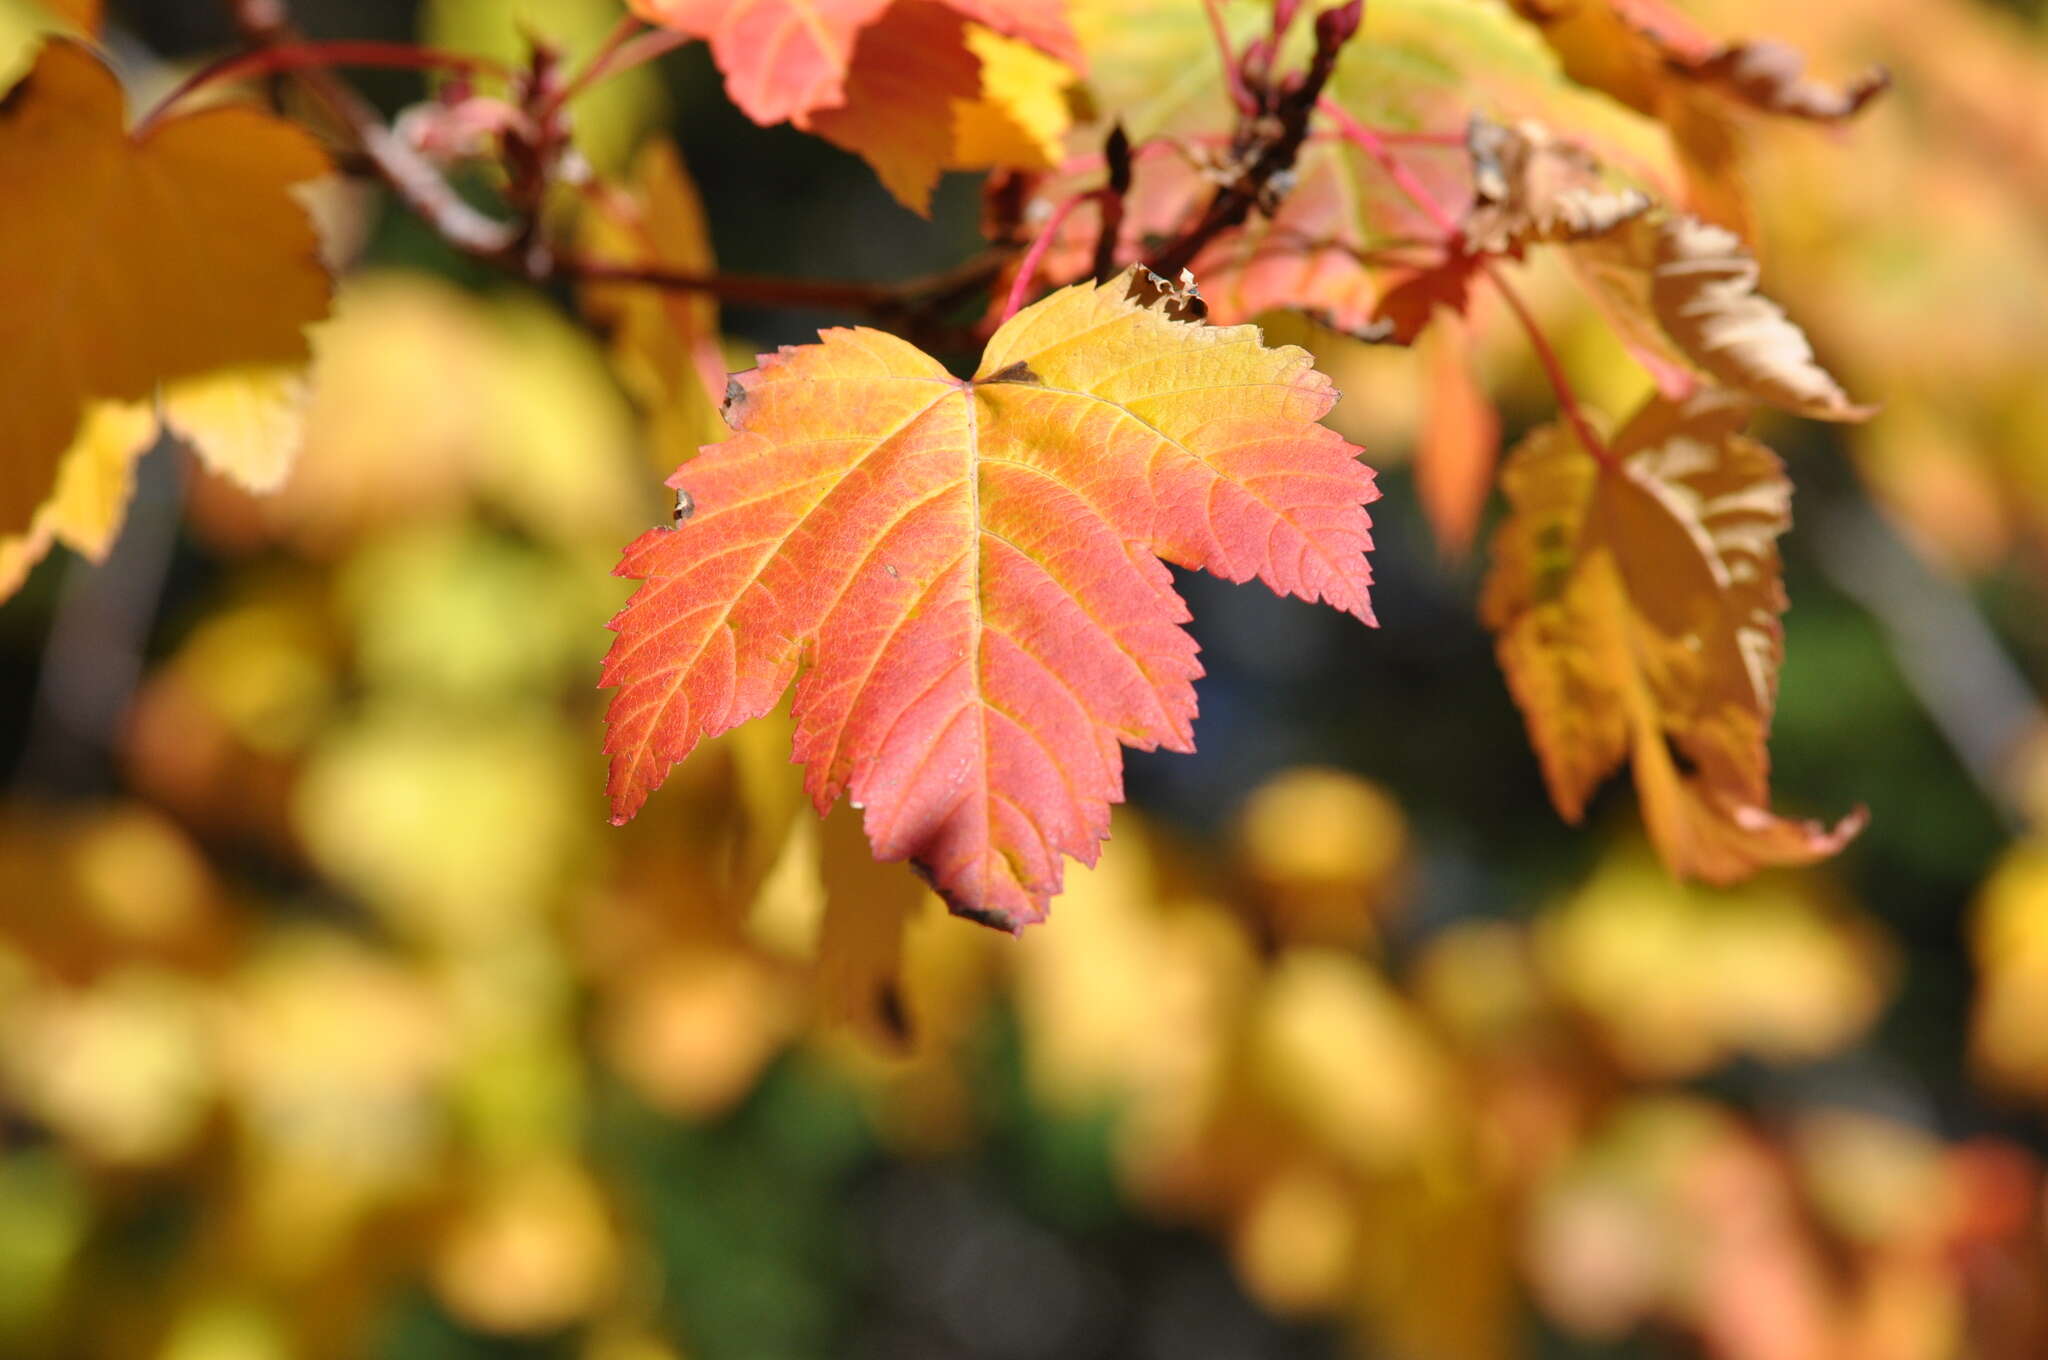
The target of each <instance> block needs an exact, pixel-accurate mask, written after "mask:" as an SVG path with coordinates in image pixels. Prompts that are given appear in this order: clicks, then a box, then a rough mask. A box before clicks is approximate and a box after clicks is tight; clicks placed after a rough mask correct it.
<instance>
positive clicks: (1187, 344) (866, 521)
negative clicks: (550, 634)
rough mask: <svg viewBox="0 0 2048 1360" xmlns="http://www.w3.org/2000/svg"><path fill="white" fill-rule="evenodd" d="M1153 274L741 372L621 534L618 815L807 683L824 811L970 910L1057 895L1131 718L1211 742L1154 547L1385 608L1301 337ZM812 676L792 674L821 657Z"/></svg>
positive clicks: (1169, 739)
mask: <svg viewBox="0 0 2048 1360" xmlns="http://www.w3.org/2000/svg"><path fill="white" fill-rule="evenodd" d="M1137 277H1138V276H1137V275H1136V273H1135V272H1129V273H1126V274H1125V275H1123V276H1122V277H1120V278H1118V279H1116V280H1112V281H1111V282H1110V283H1108V284H1104V285H1100V286H1096V285H1081V286H1076V287H1072V288H1067V289H1063V290H1062V291H1060V292H1058V293H1055V294H1054V295H1052V296H1051V297H1049V298H1047V299H1045V300H1044V301H1042V302H1040V303H1038V304H1036V305H1035V306H1032V307H1030V308H1027V309H1026V310H1024V311H1023V312H1021V313H1019V314H1018V315H1017V316H1015V317H1013V318H1012V319H1011V320H1010V321H1008V322H1007V323H1005V324H1004V325H1003V326H1002V328H1001V329H999V330H998V331H997V332H996V334H995V335H994V336H993V337H992V338H991V339H990V341H989V344H988V348H987V350H986V351H985V353H984V354H983V356H982V361H981V365H980V367H979V368H978V369H977V370H976V373H975V376H974V377H973V378H972V379H970V380H968V381H964V382H963V381H960V380H957V379H955V378H953V377H952V376H951V375H950V374H948V373H947V372H946V370H945V369H944V368H943V367H942V366H940V364H939V363H938V362H937V361H936V360H934V359H932V358H930V357H929V356H927V355H925V354H923V353H922V352H920V351H919V350H917V349H916V348H914V347H913V346H911V345H909V344H906V343H905V342H903V341H901V340H898V339H896V338H894V337H892V336H888V335H885V334H882V333H880V332H877V331H872V330H867V329H855V330H831V331H827V332H824V333H823V335H822V336H821V338H820V343H818V344H815V345H803V346H795V347H789V348H785V349H783V350H782V351H781V352H779V353H778V354H775V355H772V356H767V357H765V358H764V359H763V361H762V365H761V367H760V368H758V369H756V370H754V371H753V372H752V373H748V374H743V375H741V376H740V377H739V378H737V379H736V380H735V383H734V387H733V396H732V400H731V405H730V407H729V410H728V419H729V420H730V421H731V422H732V423H733V426H734V428H735V430H736V432H737V433H736V434H735V436H734V438H732V439H731V440H728V441H727V442H725V443H723V444H719V445H716V446H714V447H712V448H710V449H707V450H705V451H704V452H703V453H701V454H700V455H699V456H698V457H697V458H696V459H694V460H692V461H691V462H689V463H686V464H685V465H684V466H683V467H682V468H680V469H678V470H677V472H676V474H675V476H674V477H672V478H671V479H670V484H671V485H673V486H674V487H676V488H677V490H678V491H680V492H681V493H682V498H683V501H684V503H685V504H686V505H688V506H689V507H691V509H690V512H689V514H687V515H686V516H685V517H684V518H683V520H682V522H681V523H680V524H679V525H677V526H676V527H674V528H672V529H671V528H660V529H654V530H650V531H649V532H648V533H646V534H644V535H642V536H641V537H640V538H639V539H638V540H637V541H635V542H634V543H633V544H632V545H631V546H629V547H628V548H627V550H626V555H625V559H624V561H622V562H621V564H620V566H619V569H618V570H619V574H621V575H623V576H627V577H630V578H633V579H636V580H640V581H643V582H644V583H645V584H643V585H642V586H641V587H640V588H639V589H638V590H637V591H636V592H635V593H634V596H633V598H632V600H631V601H630V602H629V603H628V604H627V606H626V608H625V609H624V610H623V611H622V612H621V613H620V614H619V616H618V617H617V618H616V619H614V620H613V627H614V628H615V629H616V630H617V631H618V633H619V637H618V639H617V641H616V642H615V643H614V644H613V647H612V650H611V653H610V655H609V656H608V657H607V659H606V663H605V670H604V683H606V684H607V685H613V686H616V687H617V688H618V693H617V694H616V695H615V696H614V697H613V699H612V703H611V708H610V713H609V715H608V717H609V725H610V732H609V736H608V739H607V742H606V749H607V751H608V752H609V753H610V755H611V758H612V766H611V785H610V790H611V799H612V811H613V815H614V819H615V820H618V821H624V820H626V819H627V818H630V817H631V816H632V815H633V814H634V813H635V812H636V811H637V810H638V809H639V808H640V806H641V804H642V803H644V802H645V801H646V799H647V796H648V795H649V794H650V793H651V792H653V790H654V789H655V787H656V786H657V785H659V784H660V783H661V782H662V780H663V779H664V778H665V776H666V774H667V771H668V768H669V766H670V765H671V764H673V763H674V762H676V761H679V760H681V759H683V758H684V757H685V756H687V755H688V754H689V753H690V751H691V750H692V749H693V748H694V747H695V746H696V744H697V743H698V741H699V740H700V739H702V738H704V737H706V736H710V735H714V734H716V733H718V732H722V731H725V730H727V729H728V728H731V727H733V726H735V725H737V724H739V723H741V722H744V721H745V720H747V719H748V718H752V717H756V716H759V715H760V714H762V713H765V712H767V711H768V710H769V709H770V708H772V707H773V706H774V705H775V703H776V702H777V701H778V699H779V698H780V697H781V695H782V693H783V691H784V690H785V689H787V688H788V686H789V684H790V682H791V681H792V680H796V682H797V696H796V708H795V713H796V719H797V735H796V744H795V754H796V758H797V759H798V760H800V761H801V762H802V763H804V764H805V765H806V766H807V767H808V789H809V792H810V794H811V797H812V799H813V800H814V802H815V803H816V804H817V806H818V807H819V808H820V810H823V809H825V808H827V807H829V806H830V805H831V803H832V802H833V801H834V800H835V799H837V798H838V797H839V796H840V795H841V794H842V793H845V794H847V795H848V796H849V797H850V799H851V800H852V802H853V803H854V804H855V805H856V806H859V807H861V808H863V809H864V810H865V825H866V829H867V833H868V838H869V840H870V841H871V842H872V844H873V846H874V849H875V852H876V854H877V856H878V857H879V858H882V859H908V860H910V861H911V863H912V864H913V866H914V867H916V868H918V869H919V870H920V872H922V873H923V874H924V875H925V876H926V877H927V878H928V879H929V880H930V881H931V882H932V884H933V885H934V886H935V887H936V888H937V889H938V890H939V891H940V892H941V893H942V894H943V895H944V896H945V897H946V898H947V900H948V901H949V902H950V903H951V905H952V906H953V908H954V910H955V911H957V912H959V913H961V914H963V915H968V916H971V917H973V918H975V919H978V920H982V921H986V922H989V923H992V924H997V925H1000V926H1003V927H1005V928H1009V929H1016V928H1018V927H1021V926H1022V925H1024V924H1026V923H1029V922H1032V921H1037V920H1040V919H1042V918H1043V917H1044V915H1045V910H1046V906H1047V903H1048V901H1049V900H1050V899H1051V897H1052V896H1053V895H1054V894H1055V893H1057V892H1058V891H1059V888H1060V884H1061V881H1062V876H1063V873H1064V860H1065V859H1066V858H1073V859H1078V860H1080V861H1082V862H1083V863H1092V862H1093V861H1094V859H1095V856H1096V853H1097V849H1098V845H1099V842H1100V841H1101V840H1102V838H1103V837H1104V836H1105V835H1106V834H1107V831H1108V822H1109V808H1110V805H1111V804H1112V803H1114V802H1117V801H1119V800H1120V799H1121V798H1122V794H1123V779H1122V754H1121V750H1120V748H1121V747H1122V746H1135V747H1138V748H1141V749H1153V748H1157V747H1161V746H1164V747H1167V748H1169V749H1173V750H1181V751H1185V750H1188V749H1190V748H1191V746H1192V743H1193V733H1192V729H1191V726H1190V724H1191V722H1192V720H1193V718H1194V713H1195V696H1194V688H1193V681H1194V679H1195V677H1196V676H1198V675H1199V674H1201V667H1200V665H1199V664H1198V663H1197V661H1196V660H1195V644H1194V640H1193V639H1192V638H1190V637H1189V636H1188V635H1187V633H1186V632H1185V631H1184V630H1183V629H1182V628H1181V627H1180V624H1182V623H1183V622H1185V621H1186V619H1187V617H1188V614H1187V609H1186V606H1185V605H1184V604H1183V603H1182V601H1181V599H1180V596H1179V595H1178V594H1176V593H1175V591H1174V589H1173V585H1172V580H1171V578H1170V576H1169V575H1168V573H1167V571H1166V569H1165V567H1164V565H1163V564H1162V562H1161V560H1160V559H1162V558H1163V559H1165V560H1166V561H1170V562H1173V563H1176V564H1179V565H1181V566H1184V567H1190V568H1200V569H1202V570H1206V571H1209V572H1211V573H1213V574H1215V575H1218V576H1221V577H1224V578H1226V579H1228V580H1232V581H1245V580H1249V579H1251V578H1253V577H1257V578H1259V579H1260V580H1262V581H1264V582H1266V584H1268V585H1269V586H1271V587H1272V588H1273V589H1274V590H1276V591H1279V592H1281V593H1283V594H1288V595H1294V596H1298V597H1300V598H1302V599H1306V600H1311V601H1314V600H1321V601H1324V602H1327V603H1329V604H1331V605H1334V606H1335V607H1337V608H1339V609H1342V610H1345V611H1346V612H1348V613H1350V614H1352V615H1354V616H1355V617H1357V618H1359V619H1361V620H1364V621H1366V622H1370V621H1371V620H1372V606H1371V604H1370V601H1369V600H1368V597H1367V587H1368V585H1369V582H1370V571H1369V569H1368V567H1367V565H1366V559H1365V555H1364V554H1365V551H1366V550H1367V549H1368V548H1369V547H1370V546H1371V544H1370V536H1369V528H1370V524H1369V520H1368V518H1367V516H1366V513H1365V510H1364V506H1365V504H1366V503H1367V502H1369V501H1371V500H1372V499H1373V498H1374V497H1375V495H1376V494H1377V493H1376V491H1375V488H1374V486H1373V477H1372V472H1371V470H1370V469H1368V468H1366V467H1364V466H1363V465H1361V464H1360V463H1359V462H1358V461H1357V454H1358V450H1357V449H1356V448H1355V447H1354V446H1352V445H1350V444H1348V443H1346V442H1345V441H1344V440H1343V439H1342V438H1340V437H1339V436H1338V435H1336V434H1335V433H1333V432H1331V431H1330V430H1327V429H1325V428H1323V427H1322V426H1320V425H1318V424H1317V423H1316V422H1317V421H1318V420H1319V419H1320V418H1321V417H1322V416H1323V415H1324V414H1325V413H1326V412H1327V411H1328V410H1329V409H1330V406H1331V405H1332V404H1333V403H1334V402H1335V400H1336V392H1335V390H1334V389H1333V388H1332V387H1331V385H1330V383H1329V380H1328V379H1326V378H1324V377H1323V376H1322V375H1321V374H1319V373H1317V372H1316V371H1315V369H1314V368H1313V367H1312V366H1311V362H1310V360H1309V357H1308V355H1307V354H1306V353H1304V352H1303V351H1301V350H1299V349H1296V348H1293V347H1284V348H1280V349H1269V348H1267V347H1266V346H1265V345H1264V343H1263V342H1262V339H1261V337H1260V335H1259V333H1258V331H1257V330H1256V329H1254V328H1252V327H1249V326H1238V327H1229V328H1212V327H1208V326H1203V325H1199V324H1195V323H1191V322H1182V321H1175V320H1172V319H1170V318H1169V317H1168V316H1166V315H1165V314H1164V313H1163V312H1162V311H1160V310H1156V309H1154V308H1151V307H1147V306H1145V305H1143V304H1142V303H1140V302H1138V301H1135V300H1133V299H1132V297H1131V296H1130V293H1131V291H1132V288H1133V283H1134V281H1135V280H1136V278H1137ZM800 667H801V670H802V674H801V676H800V677H799V669H800Z"/></svg>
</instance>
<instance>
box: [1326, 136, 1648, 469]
mask: <svg viewBox="0 0 2048 1360" xmlns="http://www.w3.org/2000/svg"><path fill="white" fill-rule="evenodd" d="M1317 107H1318V108H1319V109H1321V110H1322V112H1323V115H1324V116H1325V117H1327V118H1328V119H1329V120H1330V121H1331V122H1333V123H1335V124H1336V125H1337V127H1338V129H1339V130H1340V131H1342V132H1343V134H1344V136H1345V138H1346V139H1347V140H1349V141H1350V142H1352V143H1353V144H1354V145H1356V146H1357V147H1358V148H1359V149H1360V150H1361V151H1363V152H1365V154H1366V155H1368V156H1370V157H1372V159H1373V160H1374V161H1375V162H1377V163H1378V164H1379V167H1380V168H1381V169H1382V170H1384V171H1385V172H1386V175H1387V178H1388V179H1390V180H1392V181H1393V183H1394V187H1395V188H1397V189H1399V190H1400V191H1401V193H1402V194H1403V195H1404V196H1406V198H1407V199H1408V201H1409V202H1411V203H1413V204H1414V205H1415V207H1416V209H1417V210H1418V211H1420V212H1421V213H1422V215H1423V216H1424V217H1426V218H1428V219H1429V220H1430V223H1431V225H1433V226H1435V227H1436V229H1437V230H1439V231H1441V232H1442V233H1443V234H1444V243H1445V249H1447V250H1449V251H1451V252H1452V253H1453V254H1462V253H1463V252H1464V249H1465V229H1464V227H1463V226H1461V225H1460V224H1459V222H1458V219H1457V218H1456V217H1454V216H1452V215H1451V210H1450V209H1449V208H1446V207H1445V206H1444V205H1443V204H1442V203H1440V202H1438V201H1437V198H1436V195H1435V194H1432V193H1431V192H1430V191H1429V186H1428V185H1426V184H1424V183H1423V182H1422V181H1421V180H1420V179H1418V178H1416V176H1415V172H1414V171H1412V170H1410V169H1409V168H1408V167H1407V165H1405V164H1404V163H1403V162H1402V160H1401V158H1400V157H1399V156H1396V155H1395V154H1394V153H1393V151H1392V150H1391V149H1390V148H1389V147H1388V146H1387V143H1386V141H1385V140H1384V139H1383V138H1382V137H1381V136H1380V135H1379V133H1377V132H1375V131H1374V130H1373V129H1371V128H1369V127H1367V126H1366V125H1365V124H1363V123H1361V122H1359V121H1358V120H1357V119H1356V118H1353V117H1352V116H1351V114H1350V113H1349V112H1348V111H1347V110H1345V109H1344V108H1343V107H1342V106H1340V105H1338V104H1337V103H1335V102H1334V101H1332V100H1328V99H1325V100H1322V101H1320V102H1319V103H1318V105H1317ZM1471 258H1473V259H1474V260H1475V261H1476V262H1477V263H1478V265H1479V267H1480V268H1481V269H1483V270H1485V271H1486V277H1487V278H1488V279H1490V280H1492V282H1493V286H1494V287H1495V288H1496V289H1498V290H1499V291H1500V295H1501V297H1502V299H1503V300H1505V301H1506V302H1507V304H1508V310H1510V311H1512V312H1513V313H1514V314H1515V319H1516V320H1517V321H1519V322H1521V323H1522V330H1523V331H1524V332H1525V333H1526V334H1527V335H1528V337H1529V348H1530V349H1531V350H1533V351H1534V352H1535V354H1536V362H1537V363H1538V364H1540V365H1541V366H1542V368H1543V376H1544V377H1545V378H1547V379H1549V381H1550V389H1551V391H1553V392H1555V393H1556V394H1557V408H1558V411H1559V412H1560V413H1561V414H1562V415H1563V416H1564V418H1565V421H1566V423H1567V424H1569V425H1570V426H1571V427H1572V433H1573V434H1574V435H1576V436H1578V440H1579V442H1580V443H1581V444H1583V445H1584V446H1585V449H1586V452H1587V453H1589V454H1591V455H1592V456H1593V458H1594V459H1595V460H1596V461H1597V462H1598V463H1599V464H1600V466H1601V467H1603V468H1605V469H1607V470H1608V471H1609V472H1615V471H1619V470H1620V467H1621V464H1620V462H1619V461H1618V460H1617V459H1616V458H1615V456H1614V451H1613V450H1612V449H1610V448H1608V447H1607V441H1606V440H1604V439H1602V438H1601V437H1600V432H1599V431H1598V430H1596V429H1594V428H1593V422H1592V421H1591V420H1590V419H1588V418H1587V416H1586V411H1585V408H1584V407H1583V406H1581V405H1579V396H1578V393H1577V392H1576V391H1574V390H1573V388H1572V384H1571V379H1570V378H1568V377H1567V376H1565V371H1564V365H1563V364H1562V363H1561V362H1559V360H1558V357H1557V351H1555V350H1553V349H1552V348H1551V347H1550V341H1549V340H1548V339H1546V338H1545V337H1544V334H1543V328H1542V327H1541V326H1539V325H1538V324H1537V323H1536V317H1535V314H1534V313H1532V312H1531V311H1530V310H1529V307H1528V304H1527V303H1525V302H1523V301H1522V295H1521V294H1520V293H1518V292H1516V291H1515V288H1514V285H1513V284H1511V283H1509V282H1508V277H1507V274H1506V272H1505V271H1503V270H1502V269H1501V267H1500V266H1499V265H1498V264H1496V263H1495V262H1494V261H1493V260H1492V259H1491V258H1490V257H1488V256H1485V255H1478V256H1473V257H1471Z"/></svg>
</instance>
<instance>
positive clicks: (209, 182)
mask: <svg viewBox="0 0 2048 1360" xmlns="http://www.w3.org/2000/svg"><path fill="white" fill-rule="evenodd" d="M327 168H328V166H327V158H326V156H325V155H324V154H323V153H322V152H321V150H320V147H319V144H318V143H317V142H315V141H314V140H313V138H312V137H311V135H310V134H308V133H306V132H304V131H302V130H300V129H298V128H295V127H293V126H291V125H289V124H287V123H285V122H282V121H281V120H279V119H276V118H273V117H271V116H270V115H268V114H266V113H263V112H260V111H259V110H256V109H252V108H239V107H226V108H212V109H205V110H202V111H200V112H197V113H193V114H188V115H183V116H179V117H173V118H167V119H164V120H162V121H160V122H157V123H156V124H154V125H153V126H151V127H148V128H145V129H138V130H137V131H136V132H135V133H134V134H132V135H131V134H130V133H129V132H128V131H127V130H126V129H125V128H124V127H123V120H122V99H121V86H120V83H119V82H118V81H117V80H115V78H114V74H113V72H111V71H109V70H108V69H107V68H106V66H104V65H103V64H102V63H101V62H100V60H99V59H98V58H97V57H95V56H94V55H93V54H92V53H91V52H90V51H88V50H87V49H86V48H84V47H82V46H80V45H79V44H77V43H74V42H70V41H67V40H62V39H55V40H52V41H50V42H49V43H48V44H47V45H45V46H44V48H43V49H42V51H41V53H40V54H39V55H38V56H37V59H36V63H35V66H34V68H33V69H32V70H31V71H30V72H29V74H28V75H26V76H24V77H23V78H22V80H21V81H20V83H19V84H17V85H16V86H15V88H14V89H13V90H12V91H11V92H9V93H8V94H7V96H6V98H5V99H4V100H0V184H5V185H6V186H7V208H6V211H5V212H0V298H4V299H6V302H5V304H4V305H0V353H4V354H6V355H8V356H9V361H8V363H7V364H5V365H0V447H4V448H5V449H6V450H7V456H6V457H5V458H4V459H0V533H15V532H19V531H21V530H22V529H24V528H26V527H27V526H28V525H29V523H30V521H31V519H32V518H33V516H34V514H35V509H36V506H37V505H38V503H40V502H41V501H42V500H43V499H44V498H45V497H46V496H47V495H48V494H49V493H50V489H51V484H52V481H53V480H54V477H55V472H56V467H57V464H58V461H59V460H60V459H61V458H62V457H63V455H64V451H65V449H66V448H67V447H69V446H70V444H71V442H72V439H73V436H74V434H75V432H76V431H77V430H78V428H79V424H80V421H81V419H82V413H83V412H84V411H85V410H86V408H87V404H88V403H89V402H92V401H94V400H116V401H136V400H140V399H143V398H146V397H148V396H150V395H152V394H153V393H154V392H155V390H156V388H157V385H158V384H159V383H163V382H167V381H169V380H171V379H175V378H182V377H188V376H191V375H195V374H200V373H207V372H211V371H213V370H216V369H220V368H223V367H226V366H229V365H266V364H292V363H303V362H304V361H305V360H306V359H307V357H308V356H309V353H310V350H309V347H308V343H307V339H306V336H305V331H304V328H305V326H306V325H307V324H308V323H309V322H312V321H316V320H318V319H319V318H320V317H322V316H323V315H325V314H326V311H327V305H328V295H329V281H328V277H327V273H326V270H325V269H324V268H323V267H322V265H321V263H320V254H319V241H318V238H317V237H316V236H315V234H314V230H313V224H312V222H311V220H310V219H309V218H308V217H307V215H306V212H305V209H304V208H302V207H301V206H300V205H299V204H298V203H297V202H296V201H295V200H294V199H293V198H292V196H291V192H290V190H291V187H292V186H293V185H294V184H297V183H299V182H301V181H304V180H308V179H312V178H315V177H316V176H319V175H321V174H324V173H325V172H326V170H327Z"/></svg>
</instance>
